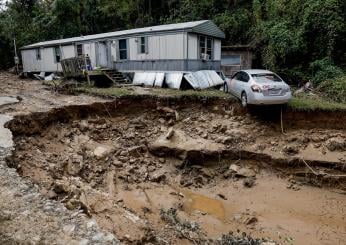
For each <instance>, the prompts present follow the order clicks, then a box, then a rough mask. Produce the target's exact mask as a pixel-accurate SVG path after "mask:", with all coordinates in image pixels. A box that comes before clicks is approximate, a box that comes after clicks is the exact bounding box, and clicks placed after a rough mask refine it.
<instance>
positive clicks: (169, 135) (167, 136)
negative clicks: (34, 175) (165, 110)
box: [166, 128, 174, 140]
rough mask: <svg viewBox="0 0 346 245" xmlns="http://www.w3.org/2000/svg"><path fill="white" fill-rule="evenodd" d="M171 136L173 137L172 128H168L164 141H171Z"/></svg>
mask: <svg viewBox="0 0 346 245" xmlns="http://www.w3.org/2000/svg"><path fill="white" fill-rule="evenodd" d="M173 135H174V129H173V128H169V129H168V132H167V134H166V139H168V140H169V139H171V138H172V137H173Z"/></svg>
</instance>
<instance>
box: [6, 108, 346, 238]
mask: <svg viewBox="0 0 346 245" xmlns="http://www.w3.org/2000/svg"><path fill="white" fill-rule="evenodd" d="M218 111H219V110H218V108H206V107H203V106H200V105H199V106H197V105H191V106H189V107H179V105H176V106H175V107H162V106H158V107H157V108H155V109H152V108H147V109H145V105H144V106H142V107H141V109H140V110H132V111H130V110H127V111H126V113H118V114H117V115H113V114H112V112H108V114H109V116H101V117H99V116H97V115H93V116H89V117H87V118H84V119H82V120H79V119H78V120H73V121H68V122H65V123H59V122H58V123H52V124H51V125H49V126H47V127H46V128H42V130H41V131H40V132H39V133H38V132H36V133H35V134H32V135H30V136H27V135H25V133H24V132H25V124H23V125H20V122H19V121H16V125H14V124H12V127H15V130H14V131H15V132H22V133H17V136H16V138H15V143H16V151H15V153H14V155H13V157H12V159H11V160H9V165H10V166H11V167H16V168H17V170H18V172H19V173H20V174H21V176H23V177H28V178H30V179H31V180H32V181H34V183H37V184H38V185H39V186H40V187H41V192H42V194H44V195H46V196H47V197H48V198H51V199H54V200H58V201H60V202H62V203H63V204H64V205H65V207H67V208H68V209H71V210H81V214H80V215H89V216H90V217H93V218H94V219H95V220H96V221H97V223H98V224H99V225H100V227H101V228H103V229H105V230H107V231H109V232H112V233H114V234H115V235H116V237H117V238H118V239H119V240H120V241H122V242H125V243H149V242H150V243H154V244H163V243H174V244H183V243H186V244H189V243H215V242H216V241H217V239H219V238H220V237H222V235H225V234H228V233H229V232H233V233H234V235H232V236H230V237H233V238H234V237H238V236H239V237H242V232H245V233H246V234H250V235H251V237H255V238H263V239H267V240H270V241H275V242H277V243H281V244H286V243H287V244H290V243H294V244H344V243H346V226H345V223H346V220H345V217H346V196H345V190H346V189H345V183H346V182H345V178H344V177H345V176H344V174H345V173H344V172H345V171H344V166H345V159H346V154H345V147H346V142H345V139H346V133H345V131H344V130H337V129H326V128H323V129H319V128H312V129H293V128H292V129H286V130H285V134H282V133H281V129H280V125H278V124H276V123H270V122H266V123H264V122H261V121H257V120H255V119H253V118H252V117H251V116H248V115H245V116H242V115H236V114H235V113H234V112H233V111H231V110H230V111H224V113H221V114H220V113H218ZM66 113H68V112H66ZM10 127H11V125H10ZM20 127H23V130H22V131H21V130H19V129H18V128H20ZM172 128H173V129H172ZM28 130H30V129H28ZM301 159H303V160H304V161H303V160H301ZM304 162H305V163H306V164H308V165H307V166H306V165H305V163H304ZM311 169H312V171H311ZM230 237H227V236H224V237H223V239H229V238H230ZM233 238H232V239H233ZM218 241H219V242H220V241H221V242H222V241H223V240H222V239H221V240H218Z"/></svg>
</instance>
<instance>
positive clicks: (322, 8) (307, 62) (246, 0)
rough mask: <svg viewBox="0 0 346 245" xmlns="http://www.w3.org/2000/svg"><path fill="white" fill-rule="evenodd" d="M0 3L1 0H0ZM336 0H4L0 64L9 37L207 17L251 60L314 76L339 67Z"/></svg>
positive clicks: (341, 27)
mask: <svg viewBox="0 0 346 245" xmlns="http://www.w3.org/2000/svg"><path fill="white" fill-rule="evenodd" d="M0 2H1V0H0ZM345 17H346V1H344V0H156V1H153V0H79V1H76V0H9V1H8V3H7V4H6V5H4V4H3V6H0V68H6V67H9V66H11V65H12V64H13V43H12V40H13V38H14V37H15V38H16V39H17V43H18V46H23V45H27V44H30V43H33V42H36V41H41V40H49V39H56V38H62V37H72V36H79V35H86V34H92V33H100V32H107V31H114V30H121V29H128V28H135V27H142V26H148V25H157V24H162V23H174V22H182V21H191V20H200V19H212V20H213V21H214V22H215V23H216V24H217V25H218V26H219V27H220V28H221V29H222V30H223V31H224V32H225V33H226V36H227V38H226V40H225V41H224V43H228V44H250V45H251V47H252V48H253V50H254V52H255V66H256V67H265V68H268V69H271V70H274V71H277V72H280V73H281V74H284V75H286V76H287V77H289V78H298V79H304V80H307V79H312V80H313V81H314V80H316V81H314V82H316V84H317V83H320V82H321V81H323V80H325V79H324V78H325V76H328V79H331V78H333V77H337V76H339V75H340V74H342V73H343V70H344V69H345V67H346V18H345Z"/></svg>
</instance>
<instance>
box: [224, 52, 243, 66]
mask: <svg viewBox="0 0 346 245" xmlns="http://www.w3.org/2000/svg"><path fill="white" fill-rule="evenodd" d="M232 56H233V57H236V56H237V57H239V64H225V63H223V62H222V60H224V59H227V58H231V57H232ZM242 57H243V56H242V55H241V54H227V55H221V65H222V66H241V64H242V59H243V58H242Z"/></svg>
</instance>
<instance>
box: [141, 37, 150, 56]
mask: <svg viewBox="0 0 346 245" xmlns="http://www.w3.org/2000/svg"><path fill="white" fill-rule="evenodd" d="M147 51H148V50H147V38H146V37H141V38H140V39H139V53H140V54H145V53H147Z"/></svg>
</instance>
